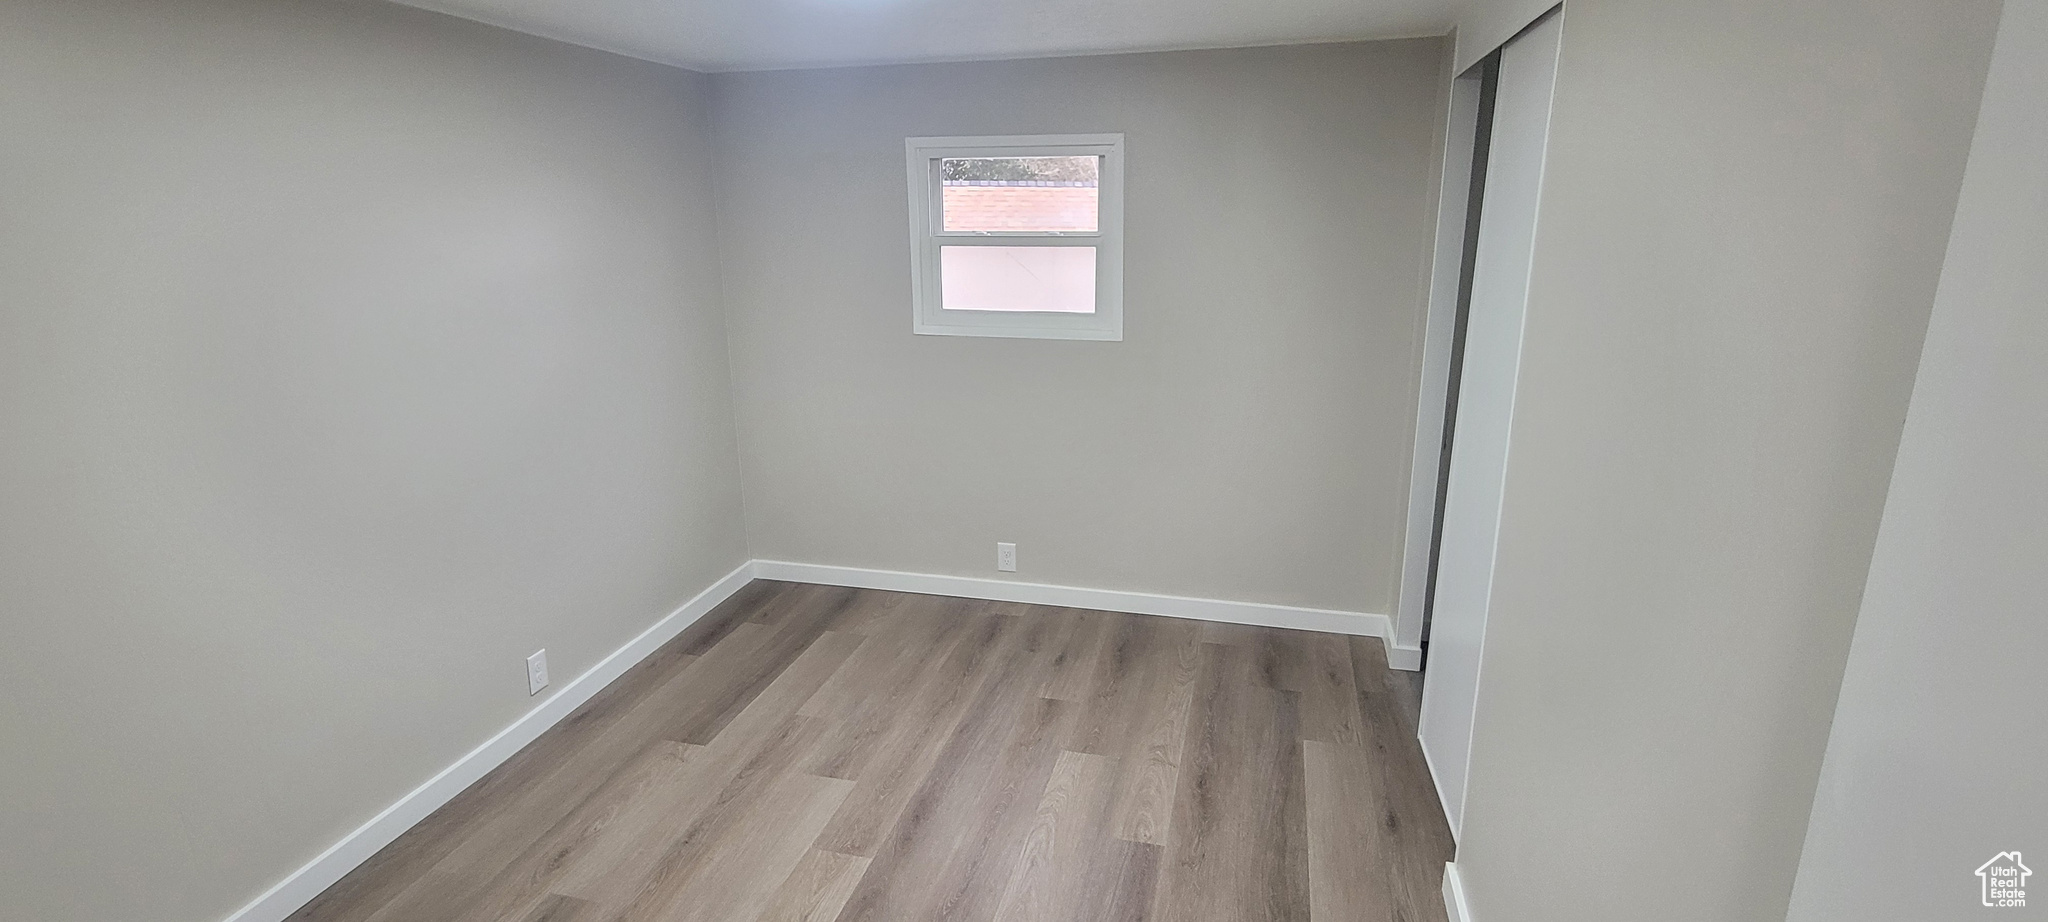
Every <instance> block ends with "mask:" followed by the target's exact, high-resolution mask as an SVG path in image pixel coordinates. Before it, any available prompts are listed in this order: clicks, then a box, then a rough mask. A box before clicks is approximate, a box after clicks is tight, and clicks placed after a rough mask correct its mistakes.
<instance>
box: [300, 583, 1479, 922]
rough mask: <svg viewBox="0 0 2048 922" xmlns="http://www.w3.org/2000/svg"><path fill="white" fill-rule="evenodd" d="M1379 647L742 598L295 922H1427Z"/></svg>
mask: <svg viewBox="0 0 2048 922" xmlns="http://www.w3.org/2000/svg"><path fill="white" fill-rule="evenodd" d="M1413 695H1414V686H1413V684H1412V680H1410V679H1409V678H1408V677H1407V676H1406V675H1404V674H1402V673H1390V672H1388V671H1387V669H1386V665H1385V658H1384V655H1383V653H1382V649H1381V647H1380V642H1379V641H1378V640H1376V639H1367V638H1347V637H1340V636H1335V635H1328V634H1312V633H1304V632H1298V631H1281V630H1272V629H1265V628H1251V627H1239V626H1234V625H1220V624H1203V623H1200V622H1195V621H1184V620H1176V619H1171V618H1154V617H1146V616H1141V615H1124V614H1112V613H1107V612H1098V611H1080V610H1074V609H1063V608H1048V607H1042V606H1031V605H1020V604H1011V603H1001V602H983V601H971V600H966V599H955V598H947V597H943V596H927V595H911V594H904V593H892V592H876V591H871V590H857V589H844V588H836V587H827V586H813V585H805V584H795V583H778V582H767V581H757V582H754V583H752V584H750V585H749V586H748V587H747V588H745V589H744V590H742V591H741V592H740V593H738V594H737V595H735V596H734V597H733V598H732V599H730V600H728V601H727V602H726V603H725V604H723V605H721V606H720V607H719V609H718V610H717V611H714V612H712V613H711V614H709V615H707V616H706V617H705V618H704V619H703V620H702V621H700V622H699V623H698V624H696V625H693V626H692V627H691V628H690V630H688V631H686V632H685V633H684V634H683V635H682V636H681V637H678V638H677V639H676V640H675V641H673V642H671V643H669V644H668V645H667V646H665V647H664V648H662V650H661V651H660V652H658V653H656V654H655V655H654V656H652V657H650V658H648V659H647V660H646V661H645V662H643V663H641V664H640V665H638V666H636V667H635V668H634V669H633V670H632V671H631V672H629V673H627V674H626V675H625V676H624V677H622V678H621V679H619V680H618V681H617V682H615V683H613V684H612V685H611V687H609V688H607V689H605V690H604V691H603V692H601V693H600V694H599V695H598V696H597V697H595V698H593V699H592V700H591V701H590V702H588V703H587V704H586V705H585V706H584V707H582V708H581V709H580V710H578V711H577V712H576V713H575V714H574V715H573V716H571V717H569V718H568V719H566V720H564V721H563V722H562V723H561V724H560V725H558V726H556V727H554V728H553V729H551V730H549V731H548V732H547V733H546V734H545V735H543V736H542V737H541V738H540V739H538V740H536V741H535V742H534V743H533V744H532V745H531V746H528V747H527V748H526V749H525V750H523V751H521V752H520V753H519V754H518V755H516V756H514V757H513V758H512V759H510V760H509V761H507V762H506V763H505V764H504V765H503V766H500V767H499V768H498V769H497V770H496V771H494V772H492V773H491V774H490V775H488V776H486V777H485V778H484V779H483V780H481V781H479V782H477V784H476V785H474V786H473V787H471V788H470V789H469V790H467V791H465V792H463V793H462V794H461V795H459V796H457V797H456V798H455V799H454V800H452V801H450V802H449V803H448V804H447V805H446V806H445V807H443V808H442V809H441V810H439V811H438V812H436V813H435V814H434V815H432V816H431V817H429V818H428V819H427V820H425V821H424V822H422V823H421V824H420V825H419V826H417V827H415V828H414V829H413V830H411V831H410V832H408V833H406V835H404V836H403V837H401V838H400V839H398V840H397V841H396V842H394V843H392V844H391V846H390V847H388V848H386V849H384V850H383V851H382V852H380V853H378V855H377V856H376V857H374V858H372V859H371V860H370V861H368V862H367V863H365V864H364V865H363V866H362V867H361V868H358V869H357V870H356V871H355V872H354V873H352V874H350V875H349V876H348V877H346V878H344V879H343V880H342V881H341V882H340V883H338V884H336V885H335V886H334V887H332V888H330V889H329V890H328V891H327V892H326V893H323V894H321V895H320V896H319V897H318V898H317V899H315V900H314V901H313V902H312V903H311V904H309V905H308V906H306V907H305V908H304V909H302V910H301V911H299V912H298V913H297V914H296V915H294V916H293V917H292V918H293V919H295V920H304V922H655V920H661V922H833V920H838V922H924V920H949V922H950V920H959V922H1027V920H1028V922H1136V920H1144V919H1150V920H1160V922H1211V920H1213V922H1263V920H1314V922H1352V920H1363V922H1380V920H1403V922H1442V920H1443V918H1444V915H1443V904H1442V899H1441V897H1440V896H1439V889H1438V883H1439V881H1440V879H1441V876H1442V873H1443V864H1444V862H1445V861H1446V860H1448V859H1449V857H1450V837H1449V833H1448V831H1447V830H1446V829H1445V827H1444V821H1443V816H1442V813H1441V812H1440V811H1439V809H1438V807H1437V804H1436V800H1435V796H1434V794H1433V793H1432V790H1431V785H1430V782H1429V779H1428V776H1427V773H1426V770H1425V769H1424V767H1423V763H1422V755H1421V752H1420V750H1419V749H1418V747H1417V745H1416V743H1415V735H1414V732H1413V726H1412V723H1411V721H1412V718H1411V717H1410V716H1408V713H1409V711H1410V709H1411V708H1412V704H1413Z"/></svg>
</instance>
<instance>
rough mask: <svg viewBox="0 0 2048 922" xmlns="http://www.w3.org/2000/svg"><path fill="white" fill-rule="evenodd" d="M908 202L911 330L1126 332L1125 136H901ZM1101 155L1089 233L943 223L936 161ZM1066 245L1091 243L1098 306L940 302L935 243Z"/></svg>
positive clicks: (1021, 334) (1082, 335)
mask: <svg viewBox="0 0 2048 922" xmlns="http://www.w3.org/2000/svg"><path fill="white" fill-rule="evenodd" d="M903 150H904V166H905V173H904V181H905V183H906V188H907V191H908V192H909V202H910V319H911V332H912V333H915V334H918V335H921V336H996V337H1009V338H1018V339H1077V340H1096V341H1103V342H1121V341H1122V340H1123V338H1124V308H1123V302H1124V205H1123V202H1124V192H1123V190H1124V136H1123V135H1121V134H1044V135H1007V136H974V137H947V138H905V139H904V140H903ZM1066 156H1092V157H1099V158H1101V161H1102V163H1101V172H1100V174H1099V177H1098V179H1097V185H1096V189H1097V195H1096V224H1095V231H1094V232H1093V233H1058V234H1052V233H1024V232H1018V233H1004V234H986V235H984V234H973V235H964V234H958V233H953V234H948V233H946V232H945V231H944V230H943V223H942V221H943V217H942V215H941V214H940V209H941V205H942V199H941V194H940V192H939V188H940V179H939V170H938V166H937V163H938V161H940V160H943V159H945V158H948V157H1066ZM942 246H945V247H954V246H1070V247H1088V248H1091V249H1093V250H1094V251H1095V311H1094V312H1093V313H1088V314H1081V313H1064V312H1056V311H1014V312H1013V311H962V310H955V311H946V310H941V309H940V303H939V302H940V280H939V274H940V273H939V256H940V248H941V247H942Z"/></svg>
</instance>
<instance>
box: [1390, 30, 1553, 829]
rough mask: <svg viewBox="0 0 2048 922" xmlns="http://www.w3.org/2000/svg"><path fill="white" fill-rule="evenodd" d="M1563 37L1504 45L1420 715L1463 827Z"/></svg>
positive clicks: (1528, 37) (1547, 33) (1455, 824)
mask: <svg viewBox="0 0 2048 922" xmlns="http://www.w3.org/2000/svg"><path fill="white" fill-rule="evenodd" d="M1562 36H1563V24H1562V16H1561V15H1557V14H1553V15H1551V16H1550V17H1549V18H1548V19H1545V20H1544V21H1542V22H1540V23H1538V24H1537V25H1535V26H1532V27H1530V29H1529V30H1528V31H1526V32H1523V33H1522V34H1521V35H1520V36H1518V37H1516V38H1515V39H1514V40H1513V41H1511V42H1509V43H1508V44H1507V46H1506V47H1504V48H1503V49H1501V57H1500V65H1499V67H1500V71H1499V81H1498V89H1497V90H1496V91H1495V96H1494V108H1493V138H1492V144H1491V146H1490V147H1489V148H1488V156H1487V168H1486V183H1485V195H1484V196H1483V198H1482V199H1481V202H1480V213H1479V240H1478V245H1477V247H1476V248H1475V249H1474V251H1473V263H1472V296H1471V305H1470V308H1469V314H1468V317H1467V320H1466V325H1465V360H1464V371H1463V375H1462V377H1461V378H1460V379H1459V381H1460V383H1459V387H1458V413H1457V422H1456V429H1455V430H1454V432H1453V434H1452V442H1451V465H1450V473H1449V477H1450V482H1449V485H1448V487H1447V489H1446V492H1445V495H1444V513H1443V538H1442V543H1441V549H1440V551H1439V552H1438V555H1437V580H1436V598H1435V602H1434V608H1433V609H1432V614H1431V620H1430V636H1429V669H1428V672H1427V673H1426V675H1425V677H1424V679H1423V697H1422V726H1421V736H1422V746H1423V751H1424V752H1425V753H1426V754H1427V755H1428V757H1429V765H1430V770H1431V772H1433V773H1434V774H1435V776H1436V783H1437V792H1438V794H1439V795H1440V796H1442V797H1443V801H1444V812H1445V814H1446V815H1447V816H1448V818H1449V819H1450V823H1451V831H1452V833H1453V834H1454V835H1455V834H1456V833H1458V832H1459V830H1460V829H1461V827H1462V826H1463V823H1464V813H1465V775H1466V767H1467V762H1468V759H1469V757H1470V755H1471V751H1472V718H1473V706H1474V704H1475V703H1476V701H1477V699H1478V693H1479V679H1480V675H1479V672H1480V665H1481V659H1480V647H1481V642H1482V641H1483V640H1484V637H1485V633H1486V615H1487V607H1488V602H1489V598H1490V597H1491V595H1492V590H1493V562H1494V547H1495V544H1496V542H1497V539H1498V538H1499V535H1500V508H1501V486H1502V479H1503V477H1504V475H1505V474H1506V471H1507V462H1508V423H1509V421H1510V420H1511V419H1512V418H1513V416H1514V409H1515V376H1516V373H1517V371H1518V370H1519V367H1520V365H1521V358H1522V319H1523V317H1524V316H1525V315H1526V314H1527V312H1528V304H1529V261H1530V253H1531V250H1532V247H1533V244H1534V242H1535V236H1536V204H1537V193H1538V191H1539V190H1540V188H1541V186H1542V180H1543V150H1544V144H1545V141H1546V139H1547V138H1548V136H1549V133H1550V97H1551V90H1552V88H1553V86H1554V84H1555V83H1556V77H1557V52H1558V42H1559V39H1560V38H1561V37H1562Z"/></svg>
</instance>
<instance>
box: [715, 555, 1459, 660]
mask: <svg viewBox="0 0 2048 922" xmlns="http://www.w3.org/2000/svg"><path fill="white" fill-rule="evenodd" d="M754 575H755V576H756V577H758V578H760V579H779V580H787V581H789V582H795V583H821V584H824V585H827V586H852V587H855V588H858V589H888V590H892V591H895V592H916V593H922V594H925V595H950V596H959V597H961V598H967V599H988V600H990V601H995V602H1023V603H1026V604H1030V605H1057V606H1060V607H1063V608H1092V609H1097V610H1099V611H1120V612H1129V613H1131V614H1134V615H1164V616H1166V617H1168V618H1189V619H1193V620H1196V621H1222V622H1226V623H1229V624H1252V625H1257V626H1259V627H1281V628H1293V629H1295V630H1300V631H1322V632H1324V633H1328V634H1354V635H1357V636H1361V637H1378V638H1381V639H1382V640H1385V639H1387V638H1389V637H1391V636H1392V635H1393V622H1392V621H1391V620H1390V619H1389V618H1388V617H1387V616H1386V615H1377V614H1368V613H1365V612H1355V611H1331V610H1329V609H1323V608H1294V607H1290V606H1286V605H1267V604H1265V603H1262V602H1225V601H1222V600H1219V599H1195V598H1188V597H1186V596H1177V595H1155V594H1152V593H1149V592H1124V591H1121V590H1116V589H1083V588H1079V587H1075V586H1054V585H1050V584H1047V583H1023V582H1015V581H1012V580H1004V579H981V578H978V577H972V576H939V575H935V574H930V573H904V572H900V571H896V570H866V569H861V568H858V567H831V566H824V565H821V564H813V563H790V562H788V561H783V560H756V561H754ZM1415 652H1416V654H1417V657H1416V658H1417V659H1418V660H1419V659H1420V653H1421V651H1420V650H1417V651H1415ZM1387 654H1388V657H1387V658H1388V659H1389V660H1390V661H1391V660H1392V659H1393V658H1394V651H1393V649H1392V648H1391V647H1389V648H1388V651H1387ZM1389 665H1392V663H1391V662H1390V663H1389ZM1418 665H1419V663H1418ZM1395 668H1397V669H1398V668H1408V669H1413V668H1414V667H1401V666H1396V667H1395Z"/></svg>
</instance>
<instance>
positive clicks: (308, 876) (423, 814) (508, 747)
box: [226, 561, 754, 922]
mask: <svg viewBox="0 0 2048 922" xmlns="http://www.w3.org/2000/svg"><path fill="white" fill-rule="evenodd" d="M753 578H754V564H753V562H752V561H748V562H747V563H743V564H740V566H739V568H738V569H735V570H733V571H732V572H731V573H728V574H726V575H725V576H724V577H723V578H721V579H719V580H718V582H715V583H712V584H711V587H710V588H708V589H706V590H704V591H703V592H700V593H698V594H697V596H696V597H695V598H693V599H691V600H689V601H688V602H684V603H683V605H682V607H680V608H677V609H676V610H675V611H672V612H670V613H669V614H668V616H667V617H665V618H663V619H661V620H660V621H657V622H655V623H654V626H653V627H650V628H648V629H647V630H645V631H642V632H641V633H640V636H638V637H635V638H633V639H632V640H631V641H628V642H627V643H626V645H625V646H623V647H620V648H619V649H617V650H615V651H613V652H612V654H611V655H610V656H607V657H605V658H604V659H603V660H602V661H600V662H599V663H598V664H597V665H595V666H592V667H590V669H589V670H588V671H586V672H584V673H583V674H582V675H580V676H577V677H576V679H575V681H573V682H570V683H568V684H567V685H564V686H562V688H561V690H560V691H557V692H555V693H554V694H553V695H551V696H549V697H548V699H547V700H545V701H542V702H541V703H540V704H539V705H536V706H535V707H534V709H533V710H531V711H528V712H526V714H525V716H522V717H520V718H519V719H518V720H515V721H513V722H512V725H511V726H509V727H506V728H505V729H503V730H500V731H498V735H496V736H493V737H491V738H490V739H489V740H487V741H485V742H484V744H483V745H481V746H478V747H476V748H475V749H473V750H470V752H469V754H468V755H465V756H463V757H462V758H460V759H457V760H455V764H453V765H450V766H448V767H447V768H444V769H442V770H441V773H440V774H437V775H435V776H434V777H432V778H430V779H428V780H427V783H425V784H422V785H420V786H419V787H417V788H414V789H413V791H412V793H410V794H407V795H405V796H404V797H401V798H399V799H398V802H397V803H394V804H392V805H391V806H389V807H386V808H384V812H382V813H379V814H377V815H376V816H375V817H373V818H371V820H370V821H369V822H367V823H364V824H363V825H362V826H360V827H358V828H357V829H356V831H354V832H351V833H349V834H348V835H346V836H343V837H342V839H341V841H339V842H336V843H334V845H333V846H332V847H330V848H328V849H327V850H326V851H324V852H321V853H320V856H319V857H317V858H314V859H313V860H312V861H309V862H307V863H306V865H305V866H304V867H302V868H299V869H298V870H296V871H293V872H292V873H291V874H289V875H287V876H286V877H285V879H284V880H281V881H279V882H278V883H277V886H274V887H271V888H270V890H269V891H268V892H266V893H264V894H263V895H262V896H259V897H257V898H256V899H254V900H252V901H250V903H249V905H247V906H244V907H242V908H241V909H240V910H238V911H236V912H235V913H234V914H233V915H231V916H228V917H227V919H226V922H282V920H284V919H285V918H286V917H288V916H290V915H291V914H292V913H294V912H297V911H299V908H300V907H302V906H304V905H306V904H307V903H309V902H311V901H312V899H313V898H314V897H316V896H319V895H320V893H321V891H323V890H326V889H327V888H328V887H331V886H333V885H334V883H335V882H336V881H338V880H340V879H342V877H344V876H346V875H347V874H348V872H350V871H353V870H355V869H356V866H357V865H360V864H362V863H363V862H365V861H368V860H369V859H370V856H372V855H375V854H376V853H377V851H378V850H379V849H381V848H383V847H384V846H386V845H389V844H391V842H392V840H394V839H397V838H398V837H399V836H400V835H402V834H403V833H404V832H405V831H406V830H408V829H411V828H412V827H413V826H414V825H415V824H417V823H418V822H419V821H421V820H423V819H426V818H427V815H428V814H430V813H433V812H434V811H435V810H437V809H440V807H441V805H442V804H445V803H447V802H448V801H449V800H450V799H452V798H454V797H455V795H457V794H460V793H462V791H463V789H465V788H467V787H469V786H470V785H472V784H474V783H476V781H477V780H478V779H480V778H482V777H483V776H484V775H486V774H488V773H489V772H490V770H491V769H494V768H497V767H498V766H499V765H500V764H502V763H503V762H504V761H505V760H506V759H509V758H511V757H512V756H513V754H515V753H517V752H518V751H519V750H521V749H524V748H526V744H528V743H531V742H533V741H534V739H535V738H537V737H539V736H540V735H541V734H542V733H544V732H546V731H547V729H548V728H549V727H552V726H554V725H555V724H556V723H557V722H559V721H560V720H561V719H562V718H564V717H567V716H569V714H570V713H571V712H573V711H575V710H576V708H577V707H578V706H580V705H582V704H583V702H585V701H588V700H590V699H591V697H592V696H594V695H596V694H597V693H598V692H599V691H601V690H603V689H604V687H605V686H607V685H610V684H611V683H612V682H613V680H615V679H617V678H618V677H619V676H622V675H624V674H625V673H626V670H628V669H631V668H632V667H633V666H634V664H636V663H638V662H640V661H641V660H643V659H646V658H647V657H648V656H650V655H652V654H653V653H654V651H656V650H658V649H661V646H662V644H665V643H668V642H669V641H670V640H673V639H675V636H676V635H677V634H680V633H682V632H683V629H684V628H686V627H689V626H690V625H691V624H692V623H695V622H696V620H697V619H698V618H701V617H703V616H704V614H705V613H706V612H708V611H710V610H711V609H713V608H715V607H717V606H718V603H720V602H723V601H725V600H726V599H727V598H728V597H730V596H731V595H732V594H733V593H735V592H738V591H739V590H740V587H742V586H745V585H746V584H747V583H748V582H750V581H751V580H753Z"/></svg>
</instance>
